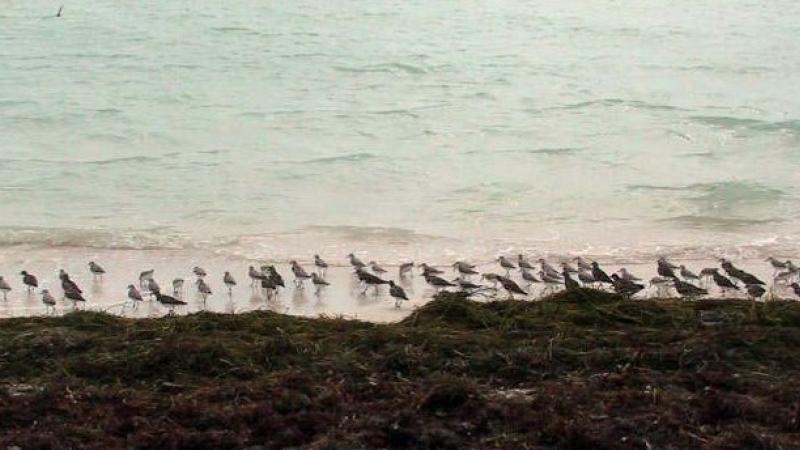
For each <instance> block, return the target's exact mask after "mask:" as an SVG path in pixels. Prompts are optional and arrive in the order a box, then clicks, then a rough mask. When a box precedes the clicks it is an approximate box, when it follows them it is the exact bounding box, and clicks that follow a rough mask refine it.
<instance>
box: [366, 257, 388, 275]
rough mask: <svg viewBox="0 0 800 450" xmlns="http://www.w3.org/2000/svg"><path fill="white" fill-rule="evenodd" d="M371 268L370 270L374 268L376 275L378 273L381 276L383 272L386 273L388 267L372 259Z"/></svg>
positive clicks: (373, 271)
mask: <svg viewBox="0 0 800 450" xmlns="http://www.w3.org/2000/svg"><path fill="white" fill-rule="evenodd" d="M369 268H370V270H372V273H374V274H375V275H377V276H379V277H382V276H384V275H383V274H385V273H386V269H384V268H383V267H381V266H380V264H378V263H376V262H375V261H370V262H369Z"/></svg>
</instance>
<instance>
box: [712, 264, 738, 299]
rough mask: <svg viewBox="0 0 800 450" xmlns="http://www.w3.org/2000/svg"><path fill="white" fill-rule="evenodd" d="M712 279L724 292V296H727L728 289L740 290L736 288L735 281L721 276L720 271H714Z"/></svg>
mask: <svg viewBox="0 0 800 450" xmlns="http://www.w3.org/2000/svg"><path fill="white" fill-rule="evenodd" d="M712 277H713V279H714V283H715V284H716V285H717V286H719V288H720V289H721V290H722V294H723V295H725V293H726V292H727V291H728V289H734V290H737V291H738V290H739V286H736V285H735V284H734V283H733V281H731V280H729V279H728V278H726V277H725V276H724V275H722V274H720V273H719V270H714V275H712Z"/></svg>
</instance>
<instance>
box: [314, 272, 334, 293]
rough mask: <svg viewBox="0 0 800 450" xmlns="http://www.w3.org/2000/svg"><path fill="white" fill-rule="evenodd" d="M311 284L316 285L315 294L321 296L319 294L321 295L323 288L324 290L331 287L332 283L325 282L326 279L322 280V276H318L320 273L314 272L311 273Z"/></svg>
mask: <svg viewBox="0 0 800 450" xmlns="http://www.w3.org/2000/svg"><path fill="white" fill-rule="evenodd" d="M311 282H312V283H313V284H314V289H315V291H314V292H315V293H316V294H317V295H319V293H320V291H321V290H322V288H324V287H325V286H330V285H331V284H330V283H328V282H327V281H325V279H324V278H322V276H321V275H319V274H318V273H316V272H312V273H311Z"/></svg>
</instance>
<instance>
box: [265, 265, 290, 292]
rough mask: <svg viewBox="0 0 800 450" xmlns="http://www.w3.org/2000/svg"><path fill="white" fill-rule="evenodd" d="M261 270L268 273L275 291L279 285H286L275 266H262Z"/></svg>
mask: <svg viewBox="0 0 800 450" xmlns="http://www.w3.org/2000/svg"><path fill="white" fill-rule="evenodd" d="M261 270H262V271H263V272H264V273H267V274H268V276H269V282H270V283H271V284H273V285H275V291H276V292H277V290H278V288H279V287H286V284H285V283H284V282H283V277H282V276H281V274H279V273H278V269H276V268H275V266H264V267H262V268H261ZM262 284H263V283H262Z"/></svg>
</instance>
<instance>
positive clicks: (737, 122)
mask: <svg viewBox="0 0 800 450" xmlns="http://www.w3.org/2000/svg"><path fill="white" fill-rule="evenodd" d="M689 119H690V120H692V121H693V122H696V123H699V124H702V125H708V126H712V127H716V128H723V129H726V130H733V131H741V130H744V131H758V132H780V133H789V134H792V135H800V120H780V121H768V120H760V119H750V118H743V117H733V116H692V117H690V118H689Z"/></svg>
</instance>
